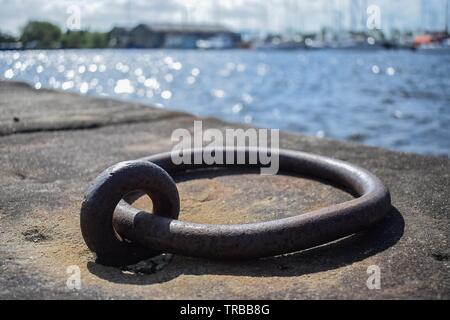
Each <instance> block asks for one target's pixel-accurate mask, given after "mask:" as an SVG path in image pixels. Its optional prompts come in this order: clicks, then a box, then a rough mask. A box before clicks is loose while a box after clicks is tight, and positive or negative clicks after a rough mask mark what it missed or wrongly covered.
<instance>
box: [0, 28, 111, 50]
mask: <svg viewBox="0 0 450 320" xmlns="http://www.w3.org/2000/svg"><path fill="white" fill-rule="evenodd" d="M13 42H20V43H21V47H22V48H25V49H59V48H62V49H75V48H106V47H108V43H109V36H108V33H105V32H91V31H87V30H80V31H71V30H67V31H65V32H63V31H62V30H61V28H59V27H58V26H57V25H55V24H53V23H50V22H47V21H30V22H28V23H27V24H26V25H25V27H24V28H23V29H22V32H21V34H20V36H18V37H14V36H11V35H9V34H6V33H3V32H0V43H13Z"/></svg>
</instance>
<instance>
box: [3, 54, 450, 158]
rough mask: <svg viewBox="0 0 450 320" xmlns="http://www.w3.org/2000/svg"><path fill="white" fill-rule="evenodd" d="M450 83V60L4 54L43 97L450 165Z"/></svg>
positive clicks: (13, 74) (8, 67)
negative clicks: (146, 110)
mask: <svg viewBox="0 0 450 320" xmlns="http://www.w3.org/2000/svg"><path fill="white" fill-rule="evenodd" d="M449 75H450V55H444V54H425V53H421V52H410V51H374V52H367V51H365V52H358V51H332V50H329V51H289V52H279V51H270V52H269V51H266V52H258V51H244V50H242V51H241V50H230V51H190V50H187V51H183V50H178V51H170V50H66V51H62V50H61V51H23V52H14V51H8V52H0V78H1V79H11V80H20V81H26V82H29V83H32V84H33V85H34V86H35V87H36V88H38V89H39V88H54V89H58V90H67V91H72V92H79V93H82V94H88V95H95V96H108V97H113V98H121V99H126V100H133V101H140V102H143V103H151V104H156V105H157V106H159V107H167V108H170V109H177V110H184V111H188V112H190V113H194V114H198V115H210V116H215V117H218V118H221V119H225V120H229V121H234V122H244V123H252V124H254V125H257V126H264V127H271V128H280V129H283V130H289V131H297V132H303V133H307V134H311V135H315V136H318V137H332V138H338V139H347V140H353V141H359V142H363V143H366V144H370V145H376V146H381V147H386V148H390V149H396V150H403V151H413V152H418V153H425V154H435V155H447V156H449V155H450V129H449V128H450V76H449ZM1 116H2V117H7V116H8V115H1Z"/></svg>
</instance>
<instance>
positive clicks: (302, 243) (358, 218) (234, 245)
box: [113, 148, 391, 259]
mask: <svg viewBox="0 0 450 320" xmlns="http://www.w3.org/2000/svg"><path fill="white" fill-rule="evenodd" d="M211 150H215V152H222V153H223V154H222V156H223V159H224V161H225V159H226V156H227V153H228V155H230V154H233V155H234V159H237V157H238V156H244V155H245V157H246V158H245V159H247V160H248V159H249V157H251V156H253V157H255V156H259V154H260V153H262V154H264V153H265V154H270V153H272V156H273V155H274V152H276V153H277V155H278V157H279V158H278V159H279V168H280V171H282V172H283V173H292V174H296V175H307V176H312V177H315V178H318V179H320V180H327V181H330V182H333V183H334V184H337V185H340V186H342V187H344V188H348V189H350V190H352V191H353V193H354V194H356V195H357V198H355V199H353V200H350V201H347V202H344V203H340V204H336V205H332V206H329V207H326V208H321V209H318V210H314V211H310V212H307V213H302V214H300V215H298V216H293V217H288V218H283V219H278V220H272V221H265V222H257V223H247V224H235V225H212V224H199V223H191V222H185V221H179V220H176V218H171V217H164V216H160V215H155V214H149V213H147V212H145V211H142V210H138V209H136V208H134V207H132V206H131V205H130V204H129V203H126V202H124V201H121V202H120V203H119V205H118V206H117V208H116V209H115V211H114V215H113V224H114V228H115V230H116V231H117V232H118V233H119V234H120V235H121V236H123V237H124V238H126V239H128V240H130V241H131V242H132V243H136V244H139V245H142V246H143V247H146V248H148V249H149V250H157V251H160V252H166V253H173V254H179V255H184V256H191V257H203V258H209V259H249V258H262V257H268V256H275V255H280V254H286V253H291V252H296V251H300V250H303V249H307V248H311V247H315V246H318V245H322V244H326V243H328V242H331V241H335V240H338V239H340V238H343V237H346V236H349V235H352V234H355V233H357V232H360V231H362V230H364V229H366V228H368V227H370V226H371V225H373V224H375V223H376V222H378V221H379V220H380V219H381V218H382V217H384V216H385V215H386V214H387V213H388V212H389V211H390V210H391V199H390V194H389V191H388V189H387V188H386V187H385V186H384V185H383V183H382V182H381V181H380V180H379V179H378V178H377V177H376V176H375V175H373V174H372V173H370V172H368V171H367V170H365V169H362V168H360V167H358V166H355V165H353V164H349V163H346V162H343V161H340V160H335V159H331V158H327V157H323V156H318V155H313V154H309V153H304V152H299V151H293V150H285V149H280V150H276V151H273V150H270V149H262V148H214V149H210V150H208V149H185V150H183V153H184V156H185V157H188V158H190V159H191V164H186V163H182V164H178V165H177V164H174V162H173V161H172V158H171V154H172V153H171V152H168V153H162V154H157V155H154V156H151V157H145V158H141V159H139V160H138V161H144V162H151V163H153V164H156V165H157V166H159V167H161V168H162V169H164V170H165V171H166V172H167V173H168V174H169V175H175V174H180V173H183V172H185V171H188V170H197V169H204V168H210V167H222V168H229V167H234V168H240V169H245V168H249V169H250V168H251V169H254V168H260V165H259V164H255V165H252V164H248V163H247V162H246V164H232V165H230V164H219V165H218V164H214V165H207V164H205V163H204V162H203V161H202V163H201V164H194V160H195V159H203V157H202V156H203V154H204V152H211ZM272 159H273V158H272ZM235 162H236V161H235ZM258 163H259V162H258ZM125 200H126V199H125ZM129 202H130V203H131V202H132V201H131V200H129Z"/></svg>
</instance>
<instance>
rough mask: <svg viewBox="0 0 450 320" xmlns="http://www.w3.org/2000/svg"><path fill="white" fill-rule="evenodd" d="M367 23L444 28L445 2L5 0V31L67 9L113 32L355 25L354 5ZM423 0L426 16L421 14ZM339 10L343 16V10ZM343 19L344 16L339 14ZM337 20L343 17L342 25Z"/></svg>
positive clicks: (1, 1)
mask: <svg viewBox="0 0 450 320" xmlns="http://www.w3.org/2000/svg"><path fill="white" fill-rule="evenodd" d="M351 1H356V2H357V3H356V4H354V8H356V9H355V10H354V12H355V14H354V15H353V16H354V17H355V19H354V20H353V21H356V22H355V23H358V24H360V25H362V21H363V20H362V18H361V16H362V14H363V9H358V2H359V3H360V5H361V7H360V8H362V7H363V6H364V5H363V3H364V2H365V3H366V4H367V5H370V4H376V5H378V6H379V7H380V9H381V21H382V25H381V27H382V29H385V30H387V31H388V30H389V29H392V28H400V29H404V28H407V29H419V28H421V26H423V25H425V26H426V27H427V28H429V29H439V28H440V29H443V28H444V25H445V2H446V0H132V1H129V0H79V1H74V0H14V1H11V0H0V8H1V10H0V30H2V31H7V32H9V33H13V34H17V33H18V32H19V30H20V28H21V27H22V26H23V25H24V24H25V23H26V21H28V20H30V19H35V20H37V19H39V20H49V21H53V22H55V23H57V24H58V25H60V26H61V27H63V28H64V27H65V25H66V21H67V19H68V17H69V13H68V12H67V9H68V7H70V6H71V5H77V6H78V7H79V8H80V11H81V27H82V28H89V29H91V30H109V29H110V28H111V27H112V26H115V25H127V24H128V25H130V24H133V25H134V24H137V23H139V22H146V23H151V22H174V23H177V22H187V23H208V24H212V23H219V24H224V25H226V26H228V27H230V28H233V29H236V30H242V29H253V30H264V31H267V30H268V31H283V30H286V29H289V28H291V29H299V28H300V29H302V30H305V31H314V30H318V29H320V28H321V27H322V26H328V27H336V26H337V25H339V24H341V25H342V27H343V28H345V27H346V26H348V25H350V21H351V15H350V7H349V3H350V2H351ZM423 3H425V4H426V8H425V10H426V12H427V14H425V15H423V14H422V13H421V11H422V9H421V8H422V6H423ZM338 8H340V12H341V13H342V14H341V15H339V14H338V12H339V11H338V10H337V9H338ZM339 17H341V18H339ZM338 21H341V22H340V23H339V22H338Z"/></svg>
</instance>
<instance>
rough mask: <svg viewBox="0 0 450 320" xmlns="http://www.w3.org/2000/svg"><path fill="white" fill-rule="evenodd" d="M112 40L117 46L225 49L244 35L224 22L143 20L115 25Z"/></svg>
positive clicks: (111, 43)
mask: <svg viewBox="0 0 450 320" xmlns="http://www.w3.org/2000/svg"><path fill="white" fill-rule="evenodd" d="M109 42H110V46H111V47H115V48H180V49H197V48H202V49H224V48H234V47H237V46H238V44H239V43H240V42H241V36H240V34H239V33H235V32H232V31H230V30H228V29H226V28H224V27H222V26H208V25H175V24H150V25H149V24H140V25H138V26H136V27H134V28H131V29H130V28H121V27H115V28H113V29H112V30H111V31H110V32H109Z"/></svg>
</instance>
